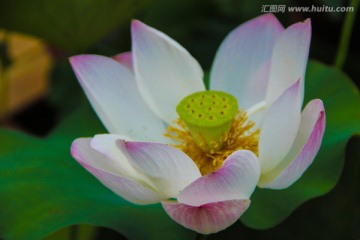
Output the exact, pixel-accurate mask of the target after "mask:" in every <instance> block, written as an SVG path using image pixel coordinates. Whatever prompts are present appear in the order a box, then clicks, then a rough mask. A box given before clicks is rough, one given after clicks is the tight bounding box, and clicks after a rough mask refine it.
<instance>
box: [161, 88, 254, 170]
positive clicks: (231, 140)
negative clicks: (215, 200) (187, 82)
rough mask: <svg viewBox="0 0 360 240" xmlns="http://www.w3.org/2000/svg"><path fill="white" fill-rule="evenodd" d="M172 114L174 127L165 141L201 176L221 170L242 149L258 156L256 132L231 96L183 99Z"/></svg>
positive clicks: (207, 94) (198, 95) (214, 94)
mask: <svg viewBox="0 0 360 240" xmlns="http://www.w3.org/2000/svg"><path fill="white" fill-rule="evenodd" d="M176 111H177V112H178V114H179V116H180V118H179V119H177V120H175V123H176V124H177V125H178V127H174V126H169V127H168V129H167V131H166V133H165V134H164V135H165V136H166V137H169V138H171V139H173V140H175V141H176V142H178V144H176V145H174V146H175V147H177V148H179V149H180V150H182V151H183V152H185V153H186V154H187V155H189V157H191V159H193V161H194V162H195V163H196V165H197V166H198V168H199V170H200V172H201V173H202V174H203V175H205V174H208V173H210V172H213V171H215V170H217V169H218V168H220V167H221V165H222V163H223V162H224V160H225V159H226V158H227V157H228V156H229V155H230V154H231V153H233V152H234V151H236V150H241V149H246V150H250V151H252V152H254V153H255V154H257V153H258V138H259V130H253V131H252V130H251V129H252V128H253V127H254V125H255V124H254V123H253V122H251V121H248V120H247V116H246V112H245V111H242V110H238V104H237V100H236V98H235V97H234V96H232V95H230V94H228V93H225V92H221V91H203V92H197V93H193V94H191V95H189V96H187V97H185V98H184V99H183V100H181V102H180V103H179V104H178V106H177V108H176Z"/></svg>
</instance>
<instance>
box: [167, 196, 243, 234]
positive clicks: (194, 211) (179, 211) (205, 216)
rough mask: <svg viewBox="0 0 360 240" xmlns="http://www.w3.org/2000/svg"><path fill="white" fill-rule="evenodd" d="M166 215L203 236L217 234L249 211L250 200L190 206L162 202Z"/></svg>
mask: <svg viewBox="0 0 360 240" xmlns="http://www.w3.org/2000/svg"><path fill="white" fill-rule="evenodd" d="M161 204H162V206H163V208H164V209H165V211H166V213H167V214H168V215H169V216H170V217H171V218H172V219H173V220H174V221H175V222H177V223H179V224H181V225H182V226H184V227H186V228H189V229H191V230H194V231H196V232H198V233H202V234H210V233H216V232H219V231H221V230H224V229H225V228H227V227H229V226H230V225H232V224H233V223H235V222H236V220H238V219H239V217H240V216H241V215H242V214H243V213H244V212H245V211H246V210H247V209H248V207H249V205H250V200H249V199H244V200H228V201H222V202H214V203H208V204H205V205H202V206H200V207H194V206H189V205H186V204H183V203H174V202H170V201H164V202H161Z"/></svg>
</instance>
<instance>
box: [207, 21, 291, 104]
mask: <svg viewBox="0 0 360 240" xmlns="http://www.w3.org/2000/svg"><path fill="white" fill-rule="evenodd" d="M283 30H284V28H283V27H282V26H281V24H280V22H279V21H278V20H277V19H276V17H275V16H274V15H273V14H265V15H262V16H259V17H257V18H254V19H252V20H250V21H248V22H246V23H244V24H242V25H240V26H239V27H237V28H236V29H235V30H233V31H232V32H231V33H230V34H229V35H228V36H227V37H226V38H225V40H224V41H223V43H222V44H221V46H220V48H219V50H218V52H217V53H216V57H215V60H214V64H213V67H212V70H211V75H210V88H211V89H217V90H222V91H225V92H228V93H231V94H232V95H234V96H235V97H237V99H238V102H239V106H240V107H241V108H250V107H251V106H252V105H254V104H256V103H258V102H261V101H264V100H265V95H266V88H267V82H268V78H269V68H270V64H269V63H270V59H271V55H272V52H273V48H274V45H275V42H276V40H277V39H278V37H279V35H280V34H281V33H282V32H283Z"/></svg>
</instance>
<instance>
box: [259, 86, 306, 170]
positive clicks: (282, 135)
mask: <svg viewBox="0 0 360 240" xmlns="http://www.w3.org/2000/svg"><path fill="white" fill-rule="evenodd" d="M299 91H300V80H298V81H297V82H296V83H294V84H293V85H292V86H291V87H290V88H288V89H287V90H286V91H285V92H284V93H283V94H282V95H281V96H280V97H279V98H278V99H277V100H276V101H275V102H274V103H273V104H272V105H271V106H270V107H269V108H268V109H267V110H266V112H265V115H264V118H263V122H262V127H261V132H260V139H259V159H260V165H261V174H264V173H267V172H269V171H271V170H273V169H274V168H275V167H276V166H277V165H278V164H279V163H280V161H281V160H282V159H284V157H285V156H286V154H287V153H288V152H289V150H290V148H291V146H292V144H293V142H294V140H295V137H296V133H297V131H298V129H299V125H300V118H301V115H300V105H301V104H300V93H299Z"/></svg>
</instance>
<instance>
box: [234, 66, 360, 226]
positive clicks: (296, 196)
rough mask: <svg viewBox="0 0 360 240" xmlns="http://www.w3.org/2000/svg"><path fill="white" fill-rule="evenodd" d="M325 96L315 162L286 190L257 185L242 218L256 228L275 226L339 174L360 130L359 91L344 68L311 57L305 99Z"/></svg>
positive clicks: (324, 190)
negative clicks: (350, 142)
mask: <svg viewBox="0 0 360 240" xmlns="http://www.w3.org/2000/svg"><path fill="white" fill-rule="evenodd" d="M314 98H320V99H322V100H323V102H324V105H325V111H326V131H325V136H324V139H323V142H322V146H321V149H320V151H319V154H318V155H317V157H316V159H315V161H314V163H313V164H312V165H311V166H310V168H309V169H308V170H307V171H306V172H305V174H304V175H303V176H302V177H301V178H300V180H299V181H297V182H296V183H295V184H294V185H292V186H291V187H290V188H288V189H286V190H269V189H256V191H255V193H254V194H253V196H252V197H251V200H252V203H251V207H250V208H249V210H248V211H247V212H246V213H245V214H244V215H243V217H242V218H241V221H242V222H243V223H244V224H245V225H247V226H249V227H251V228H256V229H266V228H270V227H273V226H275V225H277V224H279V223H280V222H281V221H283V220H284V219H285V218H286V217H287V216H289V215H290V214H291V213H292V212H293V211H294V210H295V209H296V208H297V207H298V206H300V205H301V204H302V203H304V202H306V201H308V200H309V199H311V198H314V197H318V196H321V195H324V194H326V193H328V192H329V191H330V190H331V189H332V188H334V186H335V185H336V183H337V182H338V179H339V177H340V174H341V171H342V167H343V162H344V154H345V147H346V144H347V142H348V140H349V139H350V137H351V136H352V135H354V134H355V133H359V132H360V111H359V109H360V95H359V92H358V89H357V88H356V87H355V85H353V83H352V82H351V80H350V79H349V78H348V77H347V76H346V75H345V74H343V73H342V72H341V71H339V70H337V69H335V68H333V67H328V66H325V65H323V64H321V63H319V62H315V61H310V62H309V64H308V67H307V75H306V90H305V101H304V102H305V103H307V102H308V101H310V100H311V99H314Z"/></svg>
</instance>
